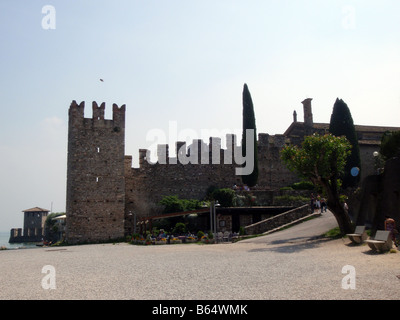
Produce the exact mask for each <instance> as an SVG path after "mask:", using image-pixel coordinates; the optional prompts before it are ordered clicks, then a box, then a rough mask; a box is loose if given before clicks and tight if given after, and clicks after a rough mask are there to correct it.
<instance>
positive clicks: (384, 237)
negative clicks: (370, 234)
mask: <svg viewBox="0 0 400 320" xmlns="http://www.w3.org/2000/svg"><path fill="white" fill-rule="evenodd" d="M365 242H366V243H367V244H368V246H369V247H370V248H371V249H372V250H373V251H378V252H385V251H389V250H390V249H391V248H392V244H393V242H392V236H391V232H390V231H384V230H378V231H376V234H375V237H374V239H368V240H366V241H365Z"/></svg>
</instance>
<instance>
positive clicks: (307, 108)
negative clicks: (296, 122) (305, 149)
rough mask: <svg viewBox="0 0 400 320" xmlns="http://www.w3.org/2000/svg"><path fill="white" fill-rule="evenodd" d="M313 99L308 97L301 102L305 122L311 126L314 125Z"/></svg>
mask: <svg viewBox="0 0 400 320" xmlns="http://www.w3.org/2000/svg"><path fill="white" fill-rule="evenodd" d="M311 100H312V98H307V99H305V100H304V101H302V102H301V103H302V104H303V110H304V124H305V125H306V126H309V127H312V125H313V115H312V110H311Z"/></svg>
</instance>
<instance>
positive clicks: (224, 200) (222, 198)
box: [211, 188, 236, 207]
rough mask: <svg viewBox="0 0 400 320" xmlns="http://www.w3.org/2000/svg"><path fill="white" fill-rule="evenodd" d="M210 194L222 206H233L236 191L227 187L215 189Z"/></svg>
mask: <svg viewBox="0 0 400 320" xmlns="http://www.w3.org/2000/svg"><path fill="white" fill-rule="evenodd" d="M211 196H212V198H213V199H214V200H218V203H219V204H220V205H221V206H222V207H234V206H235V198H236V193H235V191H233V190H232V189H229V188H222V189H216V190H214V191H213V193H212V194H211Z"/></svg>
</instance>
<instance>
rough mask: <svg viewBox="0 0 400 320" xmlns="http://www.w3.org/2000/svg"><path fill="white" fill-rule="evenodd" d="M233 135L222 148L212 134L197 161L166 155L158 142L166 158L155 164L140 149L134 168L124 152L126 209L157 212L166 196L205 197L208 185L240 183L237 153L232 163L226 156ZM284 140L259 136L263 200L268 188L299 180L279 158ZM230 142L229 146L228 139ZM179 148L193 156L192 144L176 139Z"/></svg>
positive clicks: (265, 201) (266, 198) (268, 200)
mask: <svg viewBox="0 0 400 320" xmlns="http://www.w3.org/2000/svg"><path fill="white" fill-rule="evenodd" d="M231 136H233V135H227V142H232V143H233V144H232V146H230V147H229V148H227V149H221V148H220V145H221V144H220V139H218V138H210V143H209V144H208V146H207V152H206V153H205V154H204V153H199V154H198V156H197V157H196V158H192V159H198V162H197V163H187V164H183V163H181V162H180V161H179V158H178V155H176V157H173V158H170V157H167V158H165V155H166V154H168V145H160V146H159V151H158V157H159V158H161V159H165V160H163V161H160V162H157V163H155V164H150V163H149V162H148V161H147V159H148V158H149V151H148V150H145V149H141V150H140V151H139V168H132V157H131V156H125V181H126V201H125V202H126V212H127V213H128V212H129V211H130V212H132V211H136V212H137V213H138V214H139V215H140V216H151V215H157V214H159V213H160V210H161V209H162V208H160V207H159V206H157V203H158V202H159V201H160V200H161V199H162V197H163V196H168V195H177V196H179V197H181V198H185V199H203V198H204V197H205V196H206V192H207V189H208V188H209V187H217V188H232V187H233V185H235V184H236V185H238V186H240V185H241V184H242V180H241V176H239V175H236V172H235V170H236V168H238V167H239V165H237V164H235V161H234V157H233V160H231V162H230V163H226V162H228V161H226V159H232V156H231V155H229V153H232V152H233V150H234V148H235V147H236V148H237V147H238V146H237V145H236V144H234V142H235V141H236V138H235V137H234V136H233V137H231ZM196 143H198V144H199V145H203V142H202V141H199V140H195V141H194V143H193V144H196ZM285 143H286V139H285V137H284V136H282V135H276V136H270V135H268V134H259V136H258V159H259V183H258V185H257V186H256V187H255V188H254V192H255V193H258V194H259V195H261V196H262V198H260V200H261V201H262V203H263V204H269V203H271V201H272V199H271V194H268V190H273V189H279V188H280V187H284V186H288V185H290V184H292V183H293V182H296V181H299V179H298V178H297V176H296V175H295V174H293V173H292V172H290V171H289V170H288V169H287V168H286V167H285V166H284V165H283V163H282V162H281V161H280V158H279V152H280V150H281V149H282V148H283V146H284V145H285ZM215 145H217V148H215ZM227 145H228V146H229V144H228V143H227ZM176 150H178V151H179V150H180V151H181V152H186V154H187V156H188V157H189V156H190V146H189V148H186V146H185V144H184V143H183V142H177V148H176ZM198 150H200V148H199V149H198ZM215 150H216V152H217V153H218V154H219V161H218V162H217V163H213V161H212V159H213V152H215ZM192 156H193V154H192ZM204 159H209V161H208V163H204V162H207V161H205V160H204ZM214 159H215V158H214ZM214 162H215V161H214ZM260 191H261V192H260Z"/></svg>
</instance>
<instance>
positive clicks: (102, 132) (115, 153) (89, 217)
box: [66, 101, 125, 243]
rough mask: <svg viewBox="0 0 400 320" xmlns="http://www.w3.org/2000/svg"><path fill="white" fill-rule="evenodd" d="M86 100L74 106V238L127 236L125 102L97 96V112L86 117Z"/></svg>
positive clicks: (70, 230)
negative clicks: (108, 106)
mask: <svg viewBox="0 0 400 320" xmlns="http://www.w3.org/2000/svg"><path fill="white" fill-rule="evenodd" d="M84 106H85V105H84V102H82V103H81V104H80V105H78V104H77V103H76V102H75V101H73V102H72V104H71V106H70V109H69V130H68V164H67V168H68V169H67V205H66V214H67V220H66V221H67V227H66V239H67V241H68V242H70V243H84V242H102V241H109V240H112V239H118V238H122V237H123V236H124V211H125V175H124V152H125V150H124V149H125V105H123V106H122V107H121V108H118V106H117V105H115V104H114V105H113V119H112V120H106V119H104V109H105V104H104V103H103V104H102V105H101V106H100V107H99V106H98V105H97V104H96V102H93V105H92V109H93V117H92V118H84V116H83V114H84Z"/></svg>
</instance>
